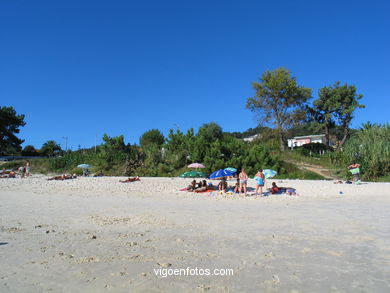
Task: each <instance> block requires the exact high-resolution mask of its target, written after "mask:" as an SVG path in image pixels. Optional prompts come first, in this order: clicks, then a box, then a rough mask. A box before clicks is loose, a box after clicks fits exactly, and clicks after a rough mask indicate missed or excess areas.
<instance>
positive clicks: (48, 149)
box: [40, 140, 62, 157]
mask: <svg viewBox="0 0 390 293" xmlns="http://www.w3.org/2000/svg"><path fill="white" fill-rule="evenodd" d="M40 153H41V154H42V155H44V156H48V157H54V156H58V155H60V154H61V153H62V149H61V146H60V145H59V144H58V143H56V142H55V141H54V140H48V141H47V142H45V143H44V144H43V145H42V147H41V149H40Z"/></svg>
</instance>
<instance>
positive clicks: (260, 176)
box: [218, 169, 265, 196]
mask: <svg viewBox="0 0 390 293" xmlns="http://www.w3.org/2000/svg"><path fill="white" fill-rule="evenodd" d="M254 179H255V180H256V192H255V195H258V194H259V195H262V193H263V187H264V184H265V176H264V173H263V170H262V169H259V170H258V171H257V173H256V175H255V178H254ZM248 180H249V176H248V174H247V173H246V172H245V169H242V170H241V172H240V173H239V174H238V176H237V181H236V183H235V185H234V186H228V183H227V180H226V177H223V178H222V180H221V181H220V182H219V184H218V191H220V192H227V191H229V190H230V191H232V192H234V193H238V194H244V195H245V196H246V195H247V186H248ZM259 191H260V193H259Z"/></svg>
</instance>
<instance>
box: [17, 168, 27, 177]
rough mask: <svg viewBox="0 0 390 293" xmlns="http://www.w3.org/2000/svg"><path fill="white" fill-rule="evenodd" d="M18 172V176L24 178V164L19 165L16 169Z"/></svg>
mask: <svg viewBox="0 0 390 293" xmlns="http://www.w3.org/2000/svg"><path fill="white" fill-rule="evenodd" d="M18 173H19V176H20V177H21V178H24V176H25V174H26V169H25V168H24V166H20V167H19V169H18Z"/></svg>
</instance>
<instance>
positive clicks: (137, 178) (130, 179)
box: [119, 176, 141, 183]
mask: <svg viewBox="0 0 390 293" xmlns="http://www.w3.org/2000/svg"><path fill="white" fill-rule="evenodd" d="M134 181H141V179H139V177H138V176H137V177H133V178H131V177H129V178H127V179H125V180H119V182H122V183H127V182H134Z"/></svg>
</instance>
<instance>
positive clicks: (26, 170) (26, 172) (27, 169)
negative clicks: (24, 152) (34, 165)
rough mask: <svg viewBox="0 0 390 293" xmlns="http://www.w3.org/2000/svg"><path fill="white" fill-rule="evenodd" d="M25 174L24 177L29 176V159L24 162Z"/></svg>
mask: <svg viewBox="0 0 390 293" xmlns="http://www.w3.org/2000/svg"><path fill="white" fill-rule="evenodd" d="M25 176H26V177H29V176H30V162H29V161H27V162H26V166H25Z"/></svg>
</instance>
